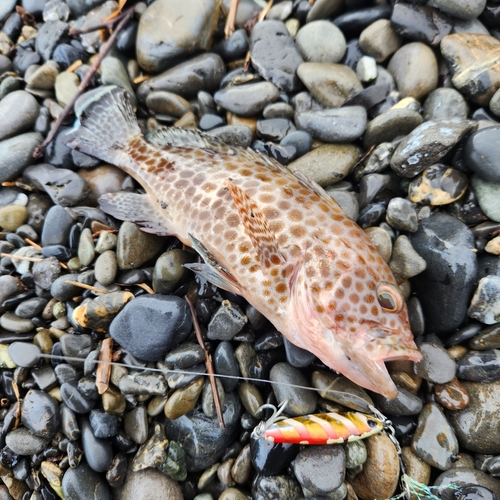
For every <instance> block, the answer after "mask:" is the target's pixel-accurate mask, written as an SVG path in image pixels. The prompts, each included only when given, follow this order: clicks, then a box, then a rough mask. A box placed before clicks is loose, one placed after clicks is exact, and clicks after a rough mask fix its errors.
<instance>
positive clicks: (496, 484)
mask: <svg viewBox="0 0 500 500" xmlns="http://www.w3.org/2000/svg"><path fill="white" fill-rule="evenodd" d="M469 485H481V486H482V487H485V488H488V489H489V490H491V491H493V492H494V493H495V497H498V495H499V494H500V481H498V479H495V478H493V477H491V476H490V475H489V474H486V473H484V472H481V471H480V470H476V469H474V468H472V467H458V468H451V469H449V470H448V471H446V472H443V473H442V474H441V475H439V476H438V477H437V478H436V479H435V481H434V486H438V487H441V488H452V489H453V490H455V491H460V490H459V488H460V487H464V486H469ZM481 497H483V495H481V496H478V497H472V498H481ZM457 498H460V497H457ZM465 498H467V497H465ZM483 498H484V497H483ZM486 498H488V497H486Z"/></svg>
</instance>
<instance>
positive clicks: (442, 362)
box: [415, 342, 456, 384]
mask: <svg viewBox="0 0 500 500" xmlns="http://www.w3.org/2000/svg"><path fill="white" fill-rule="evenodd" d="M419 350H420V352H421V353H422V354H423V358H422V360H421V361H419V362H418V363H416V364H415V373H416V374H417V375H419V376H420V377H422V378H424V379H425V380H428V381H429V382H433V383H434V384H446V383H447V382H451V381H452V380H453V379H454V378H455V371H456V364H455V362H454V361H453V360H452V359H451V358H450V356H449V354H448V353H447V352H446V350H445V349H444V348H443V347H441V346H439V345H436V344H431V343H428V342H423V343H422V344H420V345H419Z"/></svg>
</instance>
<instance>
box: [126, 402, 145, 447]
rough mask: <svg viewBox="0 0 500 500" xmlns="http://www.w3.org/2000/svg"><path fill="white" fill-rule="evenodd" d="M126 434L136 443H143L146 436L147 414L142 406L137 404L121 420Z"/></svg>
mask: <svg viewBox="0 0 500 500" xmlns="http://www.w3.org/2000/svg"><path fill="white" fill-rule="evenodd" d="M123 425H124V429H125V432H126V433H127V436H129V437H130V439H132V441H134V443H137V444H143V443H145V442H146V439H147V438H148V414H147V411H146V408H145V407H144V406H137V407H136V408H134V409H133V410H131V411H129V412H128V413H127V414H126V415H125V418H124V421H123Z"/></svg>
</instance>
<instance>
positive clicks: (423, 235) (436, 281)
mask: <svg viewBox="0 0 500 500" xmlns="http://www.w3.org/2000/svg"><path fill="white" fill-rule="evenodd" d="M410 239H411V243H412V246H413V248H414V249H415V251H416V252H417V253H418V254H419V255H420V256H421V257H422V258H423V259H424V260H425V261H426V263H427V268H426V270H425V271H424V272H422V273H420V274H419V275H418V276H416V277H415V278H413V279H412V285H413V286H412V288H413V287H414V290H415V292H416V293H417V297H418V299H419V300H420V303H421V305H422V310H423V311H424V315H425V331H426V332H433V333H436V334H438V335H443V334H446V333H448V334H449V333H452V332H453V330H454V329H455V328H458V327H460V326H461V325H462V323H463V322H464V320H465V318H466V315H467V308H468V306H469V301H470V298H471V297H472V293H473V292H474V288H475V281H476V273H477V259H476V254H475V253H474V252H473V249H474V248H475V245H474V243H475V242H474V236H473V234H472V233H471V231H470V229H469V228H468V227H467V226H466V225H465V224H463V223H462V222H460V221H459V220H458V219H456V218H455V217H452V216H451V215H447V214H444V213H434V214H432V215H431V216H430V217H429V218H427V219H424V220H423V221H421V222H420V224H419V228H418V230H417V231H416V232H415V233H413V234H411V235H410Z"/></svg>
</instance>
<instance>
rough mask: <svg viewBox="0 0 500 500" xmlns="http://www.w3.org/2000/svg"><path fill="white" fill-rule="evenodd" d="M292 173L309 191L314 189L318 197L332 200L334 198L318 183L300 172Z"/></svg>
mask: <svg viewBox="0 0 500 500" xmlns="http://www.w3.org/2000/svg"><path fill="white" fill-rule="evenodd" d="M291 172H292V173H293V175H295V177H297V179H299V181H300V182H302V184H305V185H306V186H307V187H308V188H309V189H312V190H313V191H314V192H315V193H316V194H317V195H318V196H321V198H326V199H327V200H331V198H332V197H331V196H330V195H329V194H328V193H327V192H326V191H325V190H324V189H323V188H322V187H321V186H320V185H319V184H318V183H317V182H316V181H313V180H312V179H310V178H309V177H307V175H305V174H304V173H302V172H300V171H299V170H292V171H291Z"/></svg>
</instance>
